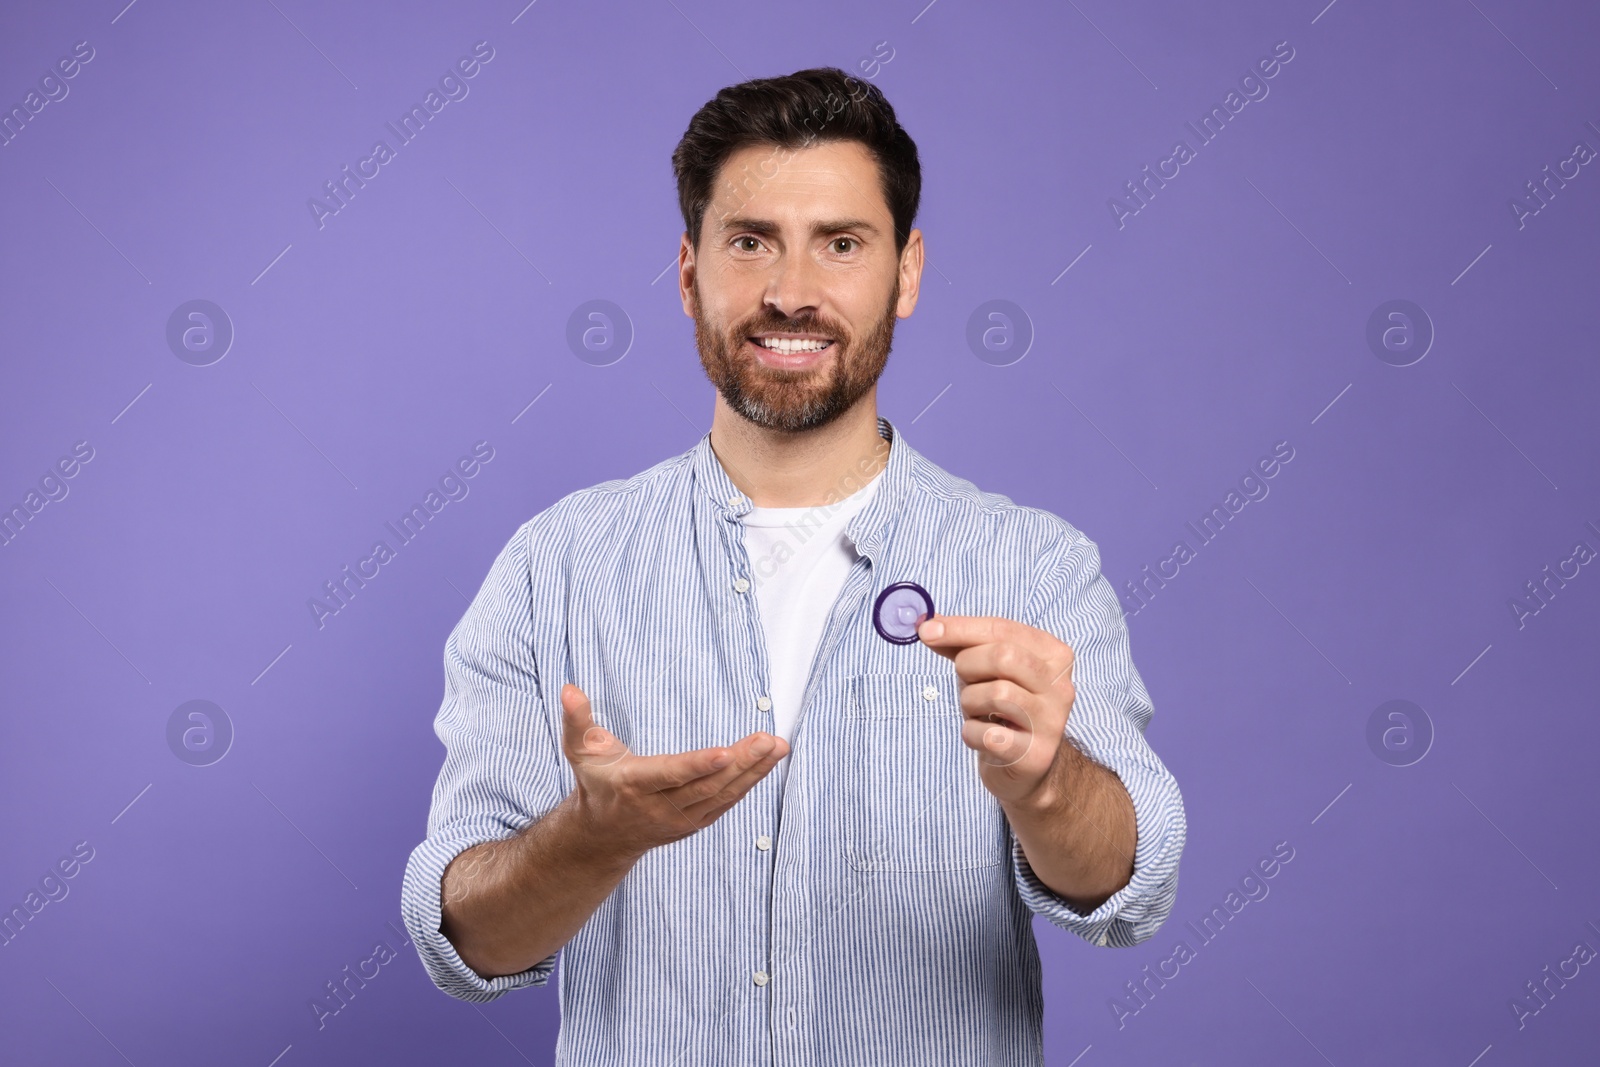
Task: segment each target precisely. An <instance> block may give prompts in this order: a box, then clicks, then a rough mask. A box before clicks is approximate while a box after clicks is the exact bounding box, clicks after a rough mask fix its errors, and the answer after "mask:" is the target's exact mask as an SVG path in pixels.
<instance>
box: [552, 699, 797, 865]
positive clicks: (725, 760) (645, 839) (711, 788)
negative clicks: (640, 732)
mask: <svg viewBox="0 0 1600 1067" xmlns="http://www.w3.org/2000/svg"><path fill="white" fill-rule="evenodd" d="M561 725H562V736H561V748H562V752H563V753H564V754H565V755H566V757H567V762H568V763H570V764H571V765H572V772H573V774H574V775H576V776H577V779H578V785H577V788H576V789H575V790H574V792H575V793H576V794H577V806H578V809H579V811H580V812H582V813H583V817H584V819H585V821H586V822H587V823H588V825H589V826H590V827H591V829H592V831H593V839H594V840H597V841H602V842H605V843H606V846H607V847H608V848H614V849H616V850H617V851H618V853H619V854H620V855H622V856H624V857H626V858H628V859H630V860H632V859H637V858H638V857H639V856H642V855H644V853H646V852H648V851H649V850H650V849H652V848H655V847H656V846H658V845H665V844H669V843H671V842H673V841H677V840H679V839H680V838H684V837H688V836H689V835H690V834H692V833H694V832H695V831H697V830H702V829H704V828H705V827H707V826H710V825H711V824H712V823H714V822H716V821H717V820H718V819H719V818H721V817H722V814H723V813H724V812H726V811H727V810H728V809H729V808H731V807H733V806H734V805H735V804H737V803H738V802H739V801H740V800H741V799H743V797H744V795H745V793H747V792H749V790H750V788H751V787H752V786H753V785H755V784H756V783H757V782H759V781H760V780H761V779H762V778H764V777H766V775H767V772H768V771H770V770H772V768H773V767H774V766H775V765H776V764H777V762H778V760H780V759H782V758H783V757H784V756H786V755H788V754H789V746H788V744H787V743H786V742H785V741H784V740H783V738H781V737H775V736H773V735H772V734H769V733H766V732H765V731H759V732H757V733H753V734H750V735H748V736H747V737H744V738H741V739H740V740H738V741H736V742H734V743H733V744H732V745H728V746H723V747H720V748H702V749H696V750H695V751H692V752H678V753H673V754H670V755H661V756H636V755H634V754H633V753H632V752H630V751H629V750H628V746H627V745H625V744H623V743H622V741H621V739H620V738H618V737H617V736H616V735H614V734H612V733H611V732H610V731H608V730H606V729H605V728H604V727H602V726H596V725H595V721H594V714H593V709H592V708H590V706H589V698H588V697H587V696H586V695H585V694H584V692H583V690H582V689H579V688H578V687H577V686H575V685H572V684H570V683H568V684H566V685H564V686H562V687H561Z"/></svg>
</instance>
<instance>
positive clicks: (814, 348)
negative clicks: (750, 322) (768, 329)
mask: <svg viewBox="0 0 1600 1067" xmlns="http://www.w3.org/2000/svg"><path fill="white" fill-rule="evenodd" d="M744 343H745V347H747V348H749V349H750V350H751V351H752V352H753V353H754V355H755V357H756V359H757V360H759V361H760V362H762V363H764V364H766V365H767V366H769V367H778V368H780V369H783V370H805V369H806V368H808V367H813V366H815V365H817V364H818V363H821V362H822V361H823V360H824V359H825V358H827V356H828V355H829V353H831V352H832V351H833V350H834V349H835V348H836V347H838V345H837V342H835V341H834V339H833V338H831V337H824V336H822V335H821V334H814V333H759V334H755V335H754V336H751V337H746V338H745V341H744Z"/></svg>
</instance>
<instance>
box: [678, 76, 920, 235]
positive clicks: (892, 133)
mask: <svg viewBox="0 0 1600 1067" xmlns="http://www.w3.org/2000/svg"><path fill="white" fill-rule="evenodd" d="M828 141H859V142H861V143H862V144H863V145H865V146H866V147H867V149H868V150H869V151H870V152H871V153H872V155H873V157H874V158H875V159H876V160H877V161H878V174H879V181H880V184H881V186H882V189H883V197H884V199H885V200H886V201H888V203H889V213H890V215H891V216H893V218H894V229H895V235H894V247H895V252H896V253H899V252H900V251H902V250H904V248H905V244H906V241H907V240H908V239H909V237H910V234H911V226H912V224H913V222H915V220H916V217H917V202H918V201H919V200H920V199H921V197H922V165H921V164H920V163H919V162H918V161H917V146H916V143H915V142H914V141H912V140H911V135H910V134H908V133H906V131H905V130H904V129H903V128H901V126H900V123H899V122H897V121H896V120H895V117H894V108H892V107H890V106H889V101H888V100H886V99H884V95H883V92H882V90H880V89H879V88H878V87H877V86H876V85H873V84H872V83H871V82H866V81H862V80H861V79H860V78H856V77H853V76H851V75H849V74H846V73H845V72H844V71H842V70H840V69H839V68H838V67H815V68H813V69H811V70H801V71H796V72H795V73H793V74H787V75H784V76H783V77H779V78H755V79H752V80H751V81H747V82H741V83H740V84H738V85H730V86H728V87H727V88H725V89H723V90H722V91H721V92H719V93H717V95H716V96H715V97H713V98H712V99H711V100H708V101H707V102H706V103H705V105H704V106H702V107H701V108H700V110H699V111H697V112H695V114H694V118H692V119H690V120H689V128H688V130H686V131H685V132H684V135H683V139H682V140H681V141H679V142H678V147H677V148H675V149H673V152H672V171H673V174H674V175H676V176H677V179H678V207H679V209H680V210H681V211H682V212H683V224H684V228H685V229H686V230H687V231H688V233H689V240H690V241H691V242H693V243H694V244H695V245H696V246H698V245H699V244H700V225H701V223H702V222H703V221H704V219H705V213H706V208H707V207H708V206H709V205H710V203H711V193H712V183H713V182H715V181H716V178H717V173H718V172H719V171H720V170H721V169H722V165H723V164H724V163H726V162H727V160H728V157H729V156H731V155H732V154H733V153H734V152H735V151H737V150H738V149H741V148H745V147H748V146H750V145H768V144H770V145H772V146H774V147H775V148H781V149H794V148H809V147H811V146H812V145H816V144H821V143H825V142H828ZM771 177H772V175H770V174H768V175H765V176H763V175H759V174H755V173H753V172H752V173H751V174H750V175H749V176H748V177H747V178H746V179H745V181H746V183H749V182H750V181H754V182H755V183H756V185H757V187H758V188H759V186H760V184H761V182H762V181H763V178H771Z"/></svg>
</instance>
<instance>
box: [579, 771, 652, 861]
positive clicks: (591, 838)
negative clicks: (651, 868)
mask: <svg viewBox="0 0 1600 1067" xmlns="http://www.w3.org/2000/svg"><path fill="white" fill-rule="evenodd" d="M560 807H562V808H564V809H565V817H566V820H567V822H568V825H569V827H570V830H571V833H570V835H569V839H570V841H571V844H572V847H573V849H574V851H575V852H577V853H578V854H579V855H580V856H581V857H582V858H583V859H584V860H586V861H587V862H589V863H590V864H591V865H592V866H593V867H594V868H595V869H596V870H598V871H600V872H604V873H619V872H620V873H626V872H627V871H628V870H629V869H630V868H632V867H633V865H634V864H635V863H637V862H639V859H640V858H641V857H642V856H643V855H644V854H645V853H646V852H648V851H649V847H648V846H645V845H637V844H634V843H632V842H630V841H629V839H628V837H627V835H626V834H623V833H621V832H619V830H618V828H617V827H616V826H614V825H613V824H612V821H611V820H609V819H607V818H606V815H605V812H604V811H603V810H601V808H600V807H599V806H597V805H595V804H593V803H591V802H590V800H589V798H588V796H587V794H585V793H584V791H583V789H582V787H581V786H580V787H578V788H575V789H573V790H572V792H570V793H568V794H567V795H566V797H565V798H564V799H563V800H562V801H561V804H560Z"/></svg>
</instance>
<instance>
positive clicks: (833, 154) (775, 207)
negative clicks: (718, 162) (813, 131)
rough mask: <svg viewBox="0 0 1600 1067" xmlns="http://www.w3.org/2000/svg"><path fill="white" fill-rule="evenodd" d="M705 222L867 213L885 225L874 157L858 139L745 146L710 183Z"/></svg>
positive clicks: (886, 211)
mask: <svg viewBox="0 0 1600 1067" xmlns="http://www.w3.org/2000/svg"><path fill="white" fill-rule="evenodd" d="M711 192H712V196H711V203H710V204H709V205H708V207H707V210H706V221H707V223H708V224H710V225H711V226H713V227H714V226H716V225H717V223H718V221H719V220H721V219H723V218H726V217H730V216H733V215H744V216H749V215H752V214H758V215H762V216H765V217H768V218H772V219H773V220H774V221H778V222H780V223H781V222H785V221H788V222H794V223H800V222H804V221H809V220H811V219H815V218H820V217H824V216H829V217H832V216H844V215H849V216H856V217H869V216H870V217H872V218H878V219H881V220H883V221H884V226H885V229H887V228H888V226H889V221H888V220H889V205H888V202H887V201H885V200H884V197H883V188H882V185H881V184H880V181H879V171H878V161H877V160H876V159H875V158H874V157H873V155H872V152H871V151H870V150H868V148H867V146H866V145H864V144H862V143H861V142H859V141H830V142H827V143H824V144H818V145H812V146H811V147H809V148H779V147H777V146H775V145H770V144H760V145H746V146H745V147H743V148H740V149H738V150H736V151H735V152H734V153H733V154H732V155H730V156H729V157H728V159H727V161H726V162H725V163H723V165H722V169H721V170H720V171H719V172H718V173H717V179H716V182H715V183H714V184H713V185H712V189H711Z"/></svg>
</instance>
